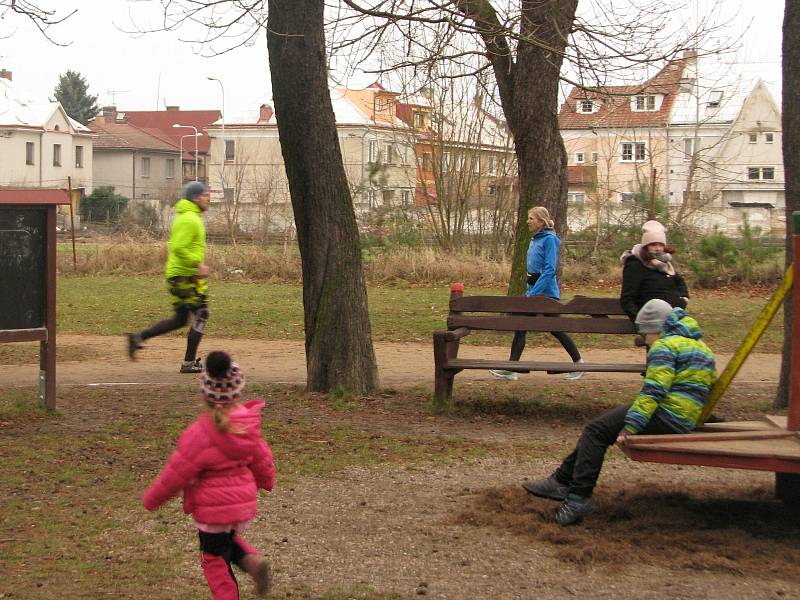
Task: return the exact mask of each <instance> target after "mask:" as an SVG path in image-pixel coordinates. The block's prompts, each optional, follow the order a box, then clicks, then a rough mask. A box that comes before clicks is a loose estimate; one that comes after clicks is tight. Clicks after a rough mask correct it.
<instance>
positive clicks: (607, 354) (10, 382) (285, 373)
mask: <svg viewBox="0 0 800 600" xmlns="http://www.w3.org/2000/svg"><path fill="white" fill-rule="evenodd" d="M58 343H59V344H60V345H62V346H65V347H66V346H72V347H80V348H82V349H86V350H88V351H89V352H88V354H89V356H93V357H92V358H88V359H84V360H80V361H69V360H66V361H65V360H62V361H60V362H59V364H58V384H59V385H87V384H98V383H100V384H102V383H105V384H108V383H128V384H141V385H152V384H174V383H181V382H185V381H186V379H187V376H186V375H181V374H180V373H178V372H177V371H178V365H179V361H180V358H181V356H182V355H183V350H184V343H185V342H184V340H183V338H179V337H161V338H157V339H153V340H151V341H149V342H148V344H147V348H146V349H145V350H143V351H142V352H140V359H139V360H138V361H136V362H131V361H129V360H128V358H127V355H126V354H125V352H124V347H123V345H124V344H123V339H122V337H121V336H120V337H108V336H90V335H60V336H59V337H58ZM216 348H220V349H225V350H227V351H229V352H230V353H231V354H232V355H233V356H234V357H235V358H236V360H237V361H238V362H239V364H241V365H242V367H243V368H244V369H245V372H246V374H247V377H248V379H249V380H250V381H251V382H253V383H291V384H303V383H305V378H306V369H305V353H304V347H303V342H302V341H295V340H290V341H286V340H253V339H242V338H228V339H226V338H214V339H213V341H209V342H208V343H206V344H204V346H203V350H205V351H209V350H212V349H216ZM375 352H376V354H377V359H378V369H379V376H380V381H381V385H382V386H393V385H416V384H422V385H430V386H432V385H433V350H432V345H431V344H430V343H427V344H419V343H417V344H415V343H387V342H377V343H375ZM534 353H536V354H537V356H539V357H541V358H542V359H544V360H546V359H551V360H563V359H564V353H563V350H561V349H560V348H536V347H529V348H528V349H527V350H526V356H528V357H530V356H532V355H533V354H534ZM507 354H508V348H505V347H498V346H477V347H476V346H462V349H461V352H460V353H459V355H460V356H464V357H465V358H481V357H486V358H489V357H503V358H505V357H506V356H507ZM637 355H638V354H637V350H636V349H634V348H631V349H630V350H591V351H588V352H586V356H585V358H586V359H587V360H589V361H597V362H625V361H630V360H631V359H632V358H635V357H636V356H637ZM729 359H730V355H729V354H719V355H717V360H718V368H719V369H720V370H721V369H722V368H723V367H724V365H725V364H727V361H728V360H729ZM779 369H780V355H777V354H757V353H754V354H752V355H751V356H750V357H749V358H748V359H747V361H746V362H745V364H744V367H743V368H742V370H741V371H740V373H739V375H738V376H737V379H736V381H737V382H740V383H774V382H777V379H778V372H779ZM37 377H38V365H36V364H26V365H0V389H1V388H2V386H30V385H34V384H35V383H36V381H37ZM488 377H490V376H489V374H488V373H486V372H485V371H466V372H463V373H460V374H459V375H458V377H457V379H456V386H458V385H459V383H463V382H466V381H470V380H485V379H487V378H488ZM522 377H523V378H526V379H527V378H529V377H535V378H547V377H550V378H552V377H553V376H548V375H547V374H545V373H531V374H529V375H523V376H522ZM587 378H602V379H603V380H608V379H612V380H614V379H619V380H625V381H635V380H638V379H639V376H638V375H631V374H617V373H613V374H590V375H587Z"/></svg>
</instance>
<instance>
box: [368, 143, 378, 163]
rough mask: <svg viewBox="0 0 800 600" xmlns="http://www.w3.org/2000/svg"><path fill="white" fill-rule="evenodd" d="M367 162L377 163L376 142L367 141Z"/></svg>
mask: <svg viewBox="0 0 800 600" xmlns="http://www.w3.org/2000/svg"><path fill="white" fill-rule="evenodd" d="M367 162H371V163H374V162H378V140H369V142H368V144H367Z"/></svg>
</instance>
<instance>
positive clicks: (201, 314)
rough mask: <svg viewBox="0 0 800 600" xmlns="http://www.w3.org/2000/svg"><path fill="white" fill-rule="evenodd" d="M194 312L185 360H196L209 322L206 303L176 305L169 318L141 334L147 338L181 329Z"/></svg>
mask: <svg viewBox="0 0 800 600" xmlns="http://www.w3.org/2000/svg"><path fill="white" fill-rule="evenodd" d="M192 313H193V314H194V321H193V322H192V326H191V327H190V328H189V333H188V335H187V336H186V355H185V356H184V360H185V361H187V362H189V361H194V360H195V359H196V358H197V348H198V347H199V346H200V340H201V339H203V330H204V329H205V327H206V323H208V317H209V312H208V307H207V306H206V305H205V304H201V305H200V306H194V307H191V308H190V307H188V306H182V305H175V314H174V315H172V316H171V317H170V318H169V319H163V320H161V321H159V322H158V323H155V324H153V325H152V326H151V327H149V328H148V329H145V330H144V331H142V332H141V333H140V334H139V335H140V336H142V340H146V339H148V338H151V337H156V336H157V335H164V334H165V333H169V332H170V331H174V330H176V329H180V328H181V327H183V326H184V325H186V323H188V322H189V315H190V314H192Z"/></svg>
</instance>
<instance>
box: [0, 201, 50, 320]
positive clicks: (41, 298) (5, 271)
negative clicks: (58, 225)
mask: <svg viewBox="0 0 800 600" xmlns="http://www.w3.org/2000/svg"><path fill="white" fill-rule="evenodd" d="M46 229H47V209H46V208H27V207H3V206H0V329H32V328H36V327H44V326H45V306H44V303H45V287H46V285H47V247H46V246H47V231H46Z"/></svg>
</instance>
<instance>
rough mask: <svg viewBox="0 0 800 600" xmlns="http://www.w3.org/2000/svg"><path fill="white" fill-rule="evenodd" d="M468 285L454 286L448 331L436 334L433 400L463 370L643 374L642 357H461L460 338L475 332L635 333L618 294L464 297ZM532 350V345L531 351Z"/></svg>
mask: <svg viewBox="0 0 800 600" xmlns="http://www.w3.org/2000/svg"><path fill="white" fill-rule="evenodd" d="M463 290H464V287H463V285H461V284H453V285H452V286H451V288H450V314H449V315H448V317H447V331H436V332H434V334H433V358H434V364H435V367H436V372H435V377H436V380H435V390H434V402H435V403H436V404H437V405H442V404H444V403H446V402H448V401H449V400H450V398H451V396H452V394H453V379H454V378H455V376H456V374H457V373H459V372H460V371H463V370H464V369H505V370H508V371H515V372H517V373H528V372H530V371H547V372H548V373H568V372H571V371H591V372H600V373H644V371H645V368H646V367H645V363H644V362H630V363H619V364H617V363H592V362H584V363H573V362H572V361H565V362H544V361H530V360H521V361H510V360H499V359H498V360H495V359H472V358H458V348H459V344H460V341H461V339H462V338H464V337H465V336H467V335H469V333H470V332H472V331H528V332H529V331H533V332H550V331H565V332H567V333H601V334H617V335H619V334H622V335H628V336H631V345H633V336H634V335H635V334H636V328H635V326H634V324H633V323H632V322H631V321H630V319H628V316H627V315H626V314H625V313H624V312H623V310H622V307H621V306H620V304H619V299H618V298H589V297H587V296H576V297H575V298H573V299H572V300H571V301H570V302H568V303H566V304H562V303H561V302H558V301H556V300H552V299H550V298H547V297H545V296H531V297H524V296H522V297H520V296H464V295H463ZM532 351H533V349H531V350H529V353H532Z"/></svg>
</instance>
